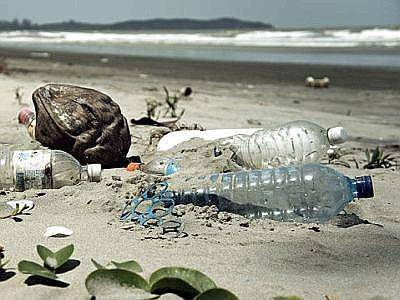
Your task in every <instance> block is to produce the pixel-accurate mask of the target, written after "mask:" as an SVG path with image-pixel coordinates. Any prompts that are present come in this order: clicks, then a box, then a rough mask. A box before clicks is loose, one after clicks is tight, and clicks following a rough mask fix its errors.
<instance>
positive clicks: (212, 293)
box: [193, 288, 239, 300]
mask: <svg viewBox="0 0 400 300" xmlns="http://www.w3.org/2000/svg"><path fill="white" fill-rule="evenodd" d="M193 300H239V298H238V297H236V296H235V295H234V294H232V293H231V292H230V291H228V290H225V289H220V288H216V289H211V290H208V291H205V292H203V293H201V294H200V295H197V296H196V298H194V299H193Z"/></svg>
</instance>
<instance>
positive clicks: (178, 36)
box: [0, 28, 400, 47]
mask: <svg viewBox="0 0 400 300" xmlns="http://www.w3.org/2000/svg"><path fill="white" fill-rule="evenodd" d="M0 43H1V44H7V43H8V44H10V43H35V44H38V43H56V44H63V43H66V44H71V43H81V44H91V43H97V44H99V43H106V44H109V43H114V44H118V43H120V44H138V43H142V44H171V45H172V44H175V45H216V46H247V47H358V46H365V47H368V46H375V47H395V46H400V29H385V28H375V29H365V30H361V31H351V30H321V31H304V30H303V31H300V30H297V31H251V32H243V33H237V34H234V35H232V34H228V33H227V34H225V35H224V34H222V35H221V34H215V35H214V34H209V33H116V32H34V31H8V32H0Z"/></svg>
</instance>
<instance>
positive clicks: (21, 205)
mask: <svg viewBox="0 0 400 300" xmlns="http://www.w3.org/2000/svg"><path fill="white" fill-rule="evenodd" d="M7 204H8V205H9V206H11V207H12V208H13V209H17V206H18V209H19V212H22V211H28V210H31V209H32V208H33V207H34V206H35V205H34V204H33V201H31V200H18V201H8V202H7Z"/></svg>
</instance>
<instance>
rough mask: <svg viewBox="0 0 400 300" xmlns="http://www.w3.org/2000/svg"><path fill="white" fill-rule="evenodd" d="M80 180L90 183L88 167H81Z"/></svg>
mask: <svg viewBox="0 0 400 300" xmlns="http://www.w3.org/2000/svg"><path fill="white" fill-rule="evenodd" d="M80 178H81V180H82V181H89V172H88V166H87V165H86V166H82V167H81V173H80Z"/></svg>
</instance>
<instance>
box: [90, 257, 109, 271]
mask: <svg viewBox="0 0 400 300" xmlns="http://www.w3.org/2000/svg"><path fill="white" fill-rule="evenodd" d="M91 262H92V264H93V265H94V266H95V267H96V269H98V270H100V269H105V268H106V267H105V266H103V265H101V264H99V263H98V262H97V261H95V260H94V259H93V258H92V259H91Z"/></svg>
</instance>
